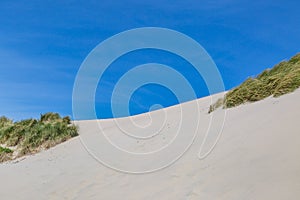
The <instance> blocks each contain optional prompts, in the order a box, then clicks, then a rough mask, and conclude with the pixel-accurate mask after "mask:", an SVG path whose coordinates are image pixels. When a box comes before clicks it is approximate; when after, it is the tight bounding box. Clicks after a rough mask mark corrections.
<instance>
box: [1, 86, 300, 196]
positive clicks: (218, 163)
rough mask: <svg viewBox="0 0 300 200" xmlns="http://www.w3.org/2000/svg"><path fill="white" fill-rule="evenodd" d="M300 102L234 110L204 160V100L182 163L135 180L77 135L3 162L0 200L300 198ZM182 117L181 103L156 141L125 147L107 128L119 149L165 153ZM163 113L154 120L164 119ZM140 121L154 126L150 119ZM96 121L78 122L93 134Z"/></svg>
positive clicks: (293, 97)
mask: <svg viewBox="0 0 300 200" xmlns="http://www.w3.org/2000/svg"><path fill="white" fill-rule="evenodd" d="M299 100H300V90H297V91H296V92H294V93H292V94H288V95H284V96H282V97H280V98H267V99H265V100H263V101H260V102H256V103H252V104H248V105H243V106H239V107H236V108H232V109H228V110H227V117H226V122H225V126H224V130H223V133H222V137H221V139H220V141H219V142H218V144H217V146H216V148H215V149H214V151H213V152H212V153H211V154H210V155H209V156H208V157H207V158H205V159H204V160H199V159H198V158H197V153H198V151H199V146H200V144H201V139H202V138H203V135H204V132H205V130H207V128H208V125H205V122H207V120H208V119H209V115H208V114H207V109H208V106H209V105H210V101H209V98H203V99H199V100H197V101H198V102H199V104H200V106H201V109H202V111H201V113H200V115H201V121H202V122H203V125H202V126H201V127H200V129H199V136H198V137H197V139H196V141H195V143H194V144H193V145H192V147H191V148H190V149H189V150H188V151H187V152H186V154H184V156H183V157H182V158H181V159H180V160H178V161H177V162H176V163H175V164H174V165H172V166H170V167H168V168H166V169H164V170H160V171H158V172H155V173H149V174H143V175H132V174H124V173H120V172H117V171H114V170H112V169H109V168H107V167H105V166H103V165H101V164H99V162H97V161H96V160H95V159H94V158H92V157H91V156H90V155H89V154H88V153H87V152H86V150H85V148H84V147H83V146H82V144H81V142H80V140H79V138H78V137H77V138H74V139H72V140H70V141H68V142H66V143H63V144H61V145H58V146H56V147H54V148H52V149H50V150H48V151H45V152H42V153H39V154H37V155H34V156H30V157H27V158H26V159H24V160H22V161H20V162H17V163H4V164H0V177H1V182H0V198H1V199H106V200H108V199H130V200H131V199H139V200H140V199H149V200H152V199H172V200H174V199H206V200H209V199H213V200H215V199H221V200H241V199H243V200H247V199H249V200H250V199H251V200H253V199H261V200H266V199H272V200H276V199H278V200H282V199H300V131H299V130H300V123H299V119H300V112H299V110H300V109H299V108H300V101H299ZM182 109H183V110H186V111H188V112H189V111H190V112H192V110H189V109H192V108H191V107H190V103H186V104H183V105H182ZM177 112H178V106H175V107H171V108H168V109H167V113H168V116H169V119H170V122H168V127H167V128H166V129H164V130H162V135H161V136H159V137H158V139H155V140H152V141H151V142H150V143H149V144H148V143H147V144H145V143H143V142H142V141H138V142H137V141H135V143H136V145H133V144H131V143H130V142H124V141H125V140H122V139H119V138H118V137H119V135H118V134H117V133H118V129H117V128H116V127H115V126H114V123H113V122H112V121H111V120H104V121H101V122H100V123H103V126H104V127H105V129H106V131H107V132H109V133H110V136H111V137H112V139H115V140H116V142H119V145H121V146H122V145H123V147H124V148H129V149H130V148H132V149H131V150H135V151H138V150H140V151H144V150H149V149H151V148H157V147H158V146H159V145H161V144H163V143H164V142H165V140H166V138H168V137H169V136H170V135H171V134H172V133H173V131H172V130H173V129H176V124H172V120H173V119H175V118H176V113H177ZM217 112H218V111H217ZM160 113H161V112H160V111H157V112H156V113H154V114H153V117H154V116H155V119H160V117H161V116H160ZM136 120H137V121H139V123H143V122H145V123H148V122H147V120H148V119H147V116H146V115H140V116H137V117H136ZM159 121H160V120H158V122H159ZM190 121H191V122H192V121H193V119H190ZM90 123H91V122H90V121H82V122H78V124H79V126H80V128H81V131H85V132H93V131H94V130H93V129H92V127H90V128H89V126H90ZM153 123H154V124H155V123H156V122H155V121H154V122H153ZM129 128H130V127H129ZM186 131H187V132H188V131H189V127H188V126H187V127H186ZM121 141H123V143H122V142H121Z"/></svg>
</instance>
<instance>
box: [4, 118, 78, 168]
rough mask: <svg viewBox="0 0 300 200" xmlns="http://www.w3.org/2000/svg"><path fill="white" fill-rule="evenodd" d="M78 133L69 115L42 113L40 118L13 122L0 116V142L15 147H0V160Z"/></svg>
mask: <svg viewBox="0 0 300 200" xmlns="http://www.w3.org/2000/svg"><path fill="white" fill-rule="evenodd" d="M77 135H78V130H77V127H76V126H74V125H73V124H72V123H71V119H70V117H68V116H67V117H63V118H62V117H61V116H60V115H59V114H58V113H46V114H42V115H41V117H40V119H38V120H37V119H26V120H22V121H18V122H13V121H12V120H10V119H8V118H6V117H0V144H1V145H2V146H3V145H5V146H6V147H13V148H14V149H16V150H15V151H14V154H13V152H12V151H9V150H10V149H9V148H3V147H1V149H0V162H2V161H6V160H9V159H13V158H16V157H20V156H23V155H27V154H31V153H35V152H38V151H40V150H42V149H47V148H50V147H52V146H54V145H56V144H59V143H61V142H64V141H66V140H68V139H70V138H72V137H74V136H77Z"/></svg>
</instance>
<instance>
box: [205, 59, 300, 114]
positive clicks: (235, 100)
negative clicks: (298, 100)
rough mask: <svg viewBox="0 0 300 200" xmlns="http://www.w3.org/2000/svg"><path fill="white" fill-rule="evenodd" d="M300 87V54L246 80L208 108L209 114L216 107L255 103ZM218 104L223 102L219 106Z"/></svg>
mask: <svg viewBox="0 0 300 200" xmlns="http://www.w3.org/2000/svg"><path fill="white" fill-rule="evenodd" d="M299 87H300V54H297V55H296V56H294V57H292V58H291V59H290V60H289V61H283V62H281V63H279V64H277V65H276V66H274V67H273V68H272V69H267V70H265V71H263V72H262V73H261V74H259V75H258V76H257V77H255V78H248V79H247V80H246V81H244V82H243V83H242V84H241V85H240V86H238V87H236V88H234V89H232V90H230V91H229V92H228V93H227V94H226V95H225V97H224V99H223V100H222V101H221V100H219V101H218V102H216V103H214V104H213V105H211V106H210V109H209V111H208V112H209V113H210V112H212V111H213V110H215V109H216V108H218V107H221V106H223V108H231V107H235V106H238V105H241V104H244V103H247V102H255V101H259V100H262V99H264V98H266V97H269V96H274V97H279V96H281V95H284V94H287V93H290V92H293V91H294V90H296V89H297V88H299ZM220 102H223V103H222V105H220Z"/></svg>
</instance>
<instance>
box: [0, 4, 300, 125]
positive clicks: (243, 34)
mask: <svg viewBox="0 0 300 200" xmlns="http://www.w3.org/2000/svg"><path fill="white" fill-rule="evenodd" d="M299 8H300V2H299V1H296V0H291V1H278V0H273V1H271V0H265V1H250V0H239V1H237V0H223V1H221V0H211V1H200V0H186V1H176V0H173V1H165V0H160V1H156V0H152V1H138V0H135V1H127V0H124V1H118V2H117V1H105V0H104V1H88V2H87V1H58V0H52V1H37V0H32V1H22V0H20V1H5V0H3V1H1V2H0V25H1V29H0V91H1V92H0V115H6V116H8V117H11V118H13V119H15V120H19V119H23V118H28V117H38V116H39V115H40V113H45V112H48V111H53V112H59V113H61V114H63V115H72V88H73V83H74V80H75V77H76V73H77V71H78V69H79V67H80V65H81V63H82V61H83V60H84V59H85V57H86V56H87V55H88V53H89V52H90V51H91V50H92V49H93V48H94V47H95V46H96V45H98V44H99V43H100V42H101V41H103V40H105V39H107V38H108V37H110V36H113V35H115V34H117V33H119V32H122V31H125V30H128V29H132V28H139V27H149V26H151V27H164V28H170V29H174V30H176V31H180V32H182V33H184V34H186V35H188V36H190V37H192V38H193V39H195V40H196V41H197V42H199V43H200V44H201V45H202V46H203V47H204V48H205V49H206V50H207V52H208V53H209V54H210V55H211V57H212V58H213V60H214V61H215V63H216V64H217V66H218V68H219V70H220V72H221V75H222V77H223V80H224V83H225V87H226V89H230V88H232V87H234V86H237V85H238V84H239V83H241V82H242V81H243V80H245V79H246V78H247V77H249V76H253V75H256V74H258V73H259V72H261V71H262V70H263V69H265V68H269V67H272V66H273V65H274V64H276V63H278V62H280V61H282V60H284V59H288V58H290V57H291V56H293V55H294V54H296V53H297V52H299V44H300V17H299V16H298V15H299V14H298V13H299ZM150 61H151V62H152V61H155V62H163V63H166V64H170V65H180V64H182V65H185V63H184V61H183V60H180V59H179V58H176V57H174V56H172V55H168V53H166V52H159V51H151V50H148V51H144V52H133V53H132V55H128V56H125V57H124V58H120V60H117V61H116V62H115V63H114V64H113V65H114V66H116V67H119V68H120V65H122V66H123V65H124V64H126V67H127V68H129V67H133V66H134V65H136V64H142V63H145V62H150ZM118 63H119V64H118ZM118 65H119V66H118ZM178 67H179V66H178ZM127 68H126V69H127ZM122 69H123V68H122ZM126 69H125V68H124V69H123V72H125V71H126ZM121 72H122V70H119V71H116V70H115V71H113V70H112V73H107V76H106V78H105V80H103V85H99V87H98V89H97V94H96V102H97V104H96V108H97V111H99V113H102V114H101V116H99V117H101V118H106V117H111V112H110V110H109V108H110V107H109V99H110V94H111V89H112V87H111V84H110V83H111V82H113V81H115V79H116V77H118V76H120V73H121ZM184 73H186V74H192V72H191V71H185V72H184ZM192 80H193V79H192ZM105 83H106V85H105ZM100 84H101V82H100ZM198 85H199V88H198V90H197V91H198V92H197V96H198V97H201V96H205V95H207V90H206V89H205V85H204V83H203V82H202V81H201V80H199V81H198V82H197V81H194V83H193V86H194V87H197V86H198ZM102 86H103V87H102ZM132 98H133V100H132V104H131V105H130V109H131V113H132V114H137V113H140V112H146V111H147V110H148V109H149V108H150V107H151V105H153V104H156V103H159V104H162V105H164V106H170V105H173V104H176V103H177V102H176V98H175V97H174V95H173V94H172V93H170V91H168V90H167V89H166V88H163V87H159V86H157V85H146V86H145V87H142V88H140V89H139V90H138V91H136V93H135V94H134V96H133V97H132Z"/></svg>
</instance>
